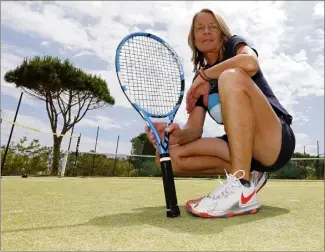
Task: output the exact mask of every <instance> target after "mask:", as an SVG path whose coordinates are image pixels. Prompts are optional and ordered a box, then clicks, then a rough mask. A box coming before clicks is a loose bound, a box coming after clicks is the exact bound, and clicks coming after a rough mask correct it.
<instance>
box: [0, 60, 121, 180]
mask: <svg viewBox="0 0 325 252" xmlns="http://www.w3.org/2000/svg"><path fill="white" fill-rule="evenodd" d="M4 79H5V80H6V81H7V82H8V83H14V84H16V87H17V88H19V87H20V88H22V89H23V90H24V91H25V92H26V93H28V94H30V95H32V96H34V97H36V98H38V99H40V100H43V101H44V102H45V105H46V111H47V114H48V118H49V120H50V124H51V129H52V132H53V133H54V134H53V164H52V174H54V175H57V173H58V168H59V161H60V148H61V142H62V138H63V135H65V134H66V133H67V132H68V131H69V130H70V129H71V128H72V127H73V125H75V124H76V123H78V122H79V121H80V120H81V119H82V118H83V117H84V116H85V115H86V113H87V111H89V110H94V109H97V108H100V107H102V106H104V105H106V104H109V105H113V104H114V103H115V100H114V98H113V97H112V96H111V95H110V92H109V89H108V87H107V84H106V82H105V81H104V80H102V79H101V78H100V77H97V76H96V75H91V74H87V73H85V72H84V71H83V70H81V69H80V68H76V67H74V66H73V65H72V64H71V63H70V62H69V61H68V60H65V61H63V62H62V61H61V60H60V59H59V58H53V57H50V56H45V57H42V58H41V57H35V58H32V59H27V58H26V59H24V61H23V62H22V63H21V64H20V65H19V66H17V67H16V68H15V69H13V70H10V71H8V72H6V74H5V76H4ZM59 119H61V123H62V128H61V129H58V122H59Z"/></svg>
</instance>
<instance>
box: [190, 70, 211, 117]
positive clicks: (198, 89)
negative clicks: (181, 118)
mask: <svg viewBox="0 0 325 252" xmlns="http://www.w3.org/2000/svg"><path fill="white" fill-rule="evenodd" d="M209 89H210V83H209V82H208V81H206V80H204V79H203V78H202V77H201V76H200V75H198V76H197V77H196V79H195V80H194V81H193V83H192V86H191V87H190V89H189V90H188V92H187V95H186V111H187V113H188V114H190V113H191V112H192V110H193V109H194V107H195V104H196V102H197V100H198V99H199V98H200V96H201V95H203V103H204V105H205V106H208V97H209Z"/></svg>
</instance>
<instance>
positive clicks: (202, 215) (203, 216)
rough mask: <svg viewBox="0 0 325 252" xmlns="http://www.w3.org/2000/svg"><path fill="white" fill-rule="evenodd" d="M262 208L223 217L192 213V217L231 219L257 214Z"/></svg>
mask: <svg viewBox="0 0 325 252" xmlns="http://www.w3.org/2000/svg"><path fill="white" fill-rule="evenodd" d="M261 208H262V207H261V206H259V207H257V208H254V209H251V210H247V211H243V212H239V213H234V212H229V213H226V214H223V215H217V216H215V215H210V214H208V213H198V212H197V213H195V212H193V211H192V212H191V213H192V215H194V216H195V217H202V218H231V217H234V216H240V215H247V214H255V213H257V212H258V211H259V210H260V209H261Z"/></svg>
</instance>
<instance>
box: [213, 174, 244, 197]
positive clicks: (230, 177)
mask: <svg viewBox="0 0 325 252" xmlns="http://www.w3.org/2000/svg"><path fill="white" fill-rule="evenodd" d="M238 172H242V173H243V175H242V176H241V177H239V178H237V177H236V176H235V175H236V174H237V173H238ZM225 173H226V177H227V180H226V182H225V183H222V182H221V181H220V180H219V182H220V183H221V185H220V186H219V187H217V188H216V189H214V190H213V191H212V192H211V193H210V194H209V195H208V197H209V198H214V199H217V198H222V197H226V196H227V195H229V193H230V192H231V189H232V187H233V186H238V185H239V184H240V181H239V180H240V179H241V178H243V177H244V176H245V172H244V171H243V170H238V171H236V172H235V173H234V174H228V173H227V171H226V170H225Z"/></svg>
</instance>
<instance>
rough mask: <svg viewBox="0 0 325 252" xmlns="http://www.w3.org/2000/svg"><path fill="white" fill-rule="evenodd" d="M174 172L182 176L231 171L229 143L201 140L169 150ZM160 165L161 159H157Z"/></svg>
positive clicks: (215, 139) (211, 139)
mask: <svg viewBox="0 0 325 252" xmlns="http://www.w3.org/2000/svg"><path fill="white" fill-rule="evenodd" d="M169 151H170V158H171V162H172V167H173V171H174V172H175V174H177V175H180V176H195V175H197V176H204V175H211V176H213V175H220V174H224V173H225V172H224V170H226V171H227V172H228V171H229V170H230V163H229V161H230V156H229V148H228V144H227V142H225V141H223V140H221V139H218V138H200V139H198V140H195V141H193V142H191V143H188V144H185V145H171V146H170V148H169ZM156 163H157V164H159V158H157V159H156Z"/></svg>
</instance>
